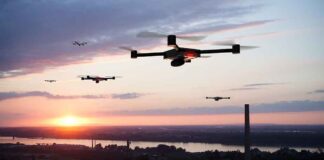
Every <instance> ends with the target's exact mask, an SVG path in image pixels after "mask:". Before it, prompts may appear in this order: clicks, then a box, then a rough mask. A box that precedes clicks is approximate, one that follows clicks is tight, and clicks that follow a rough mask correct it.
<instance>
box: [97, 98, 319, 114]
mask: <svg viewBox="0 0 324 160" xmlns="http://www.w3.org/2000/svg"><path fill="white" fill-rule="evenodd" d="M250 110H251V113H278V112H307V111H324V101H309V100H304V101H282V102H277V103H268V104H256V105H251V107H250ZM243 112H244V107H243V106H226V107H191V108H171V109H150V110H137V111H136V110H132V111H130V110H123V111H113V112H100V113H98V114H105V115H213V114H236V113H243Z"/></svg>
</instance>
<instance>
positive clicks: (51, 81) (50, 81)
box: [44, 79, 56, 83]
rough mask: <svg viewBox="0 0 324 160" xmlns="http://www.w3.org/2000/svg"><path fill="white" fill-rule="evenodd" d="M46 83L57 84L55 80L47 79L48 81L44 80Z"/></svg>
mask: <svg viewBox="0 0 324 160" xmlns="http://www.w3.org/2000/svg"><path fill="white" fill-rule="evenodd" d="M44 81H45V82H48V83H53V82H56V80H54V79H46V80H44Z"/></svg>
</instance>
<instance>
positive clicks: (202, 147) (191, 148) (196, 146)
mask: <svg viewBox="0 0 324 160" xmlns="http://www.w3.org/2000/svg"><path fill="white" fill-rule="evenodd" d="M17 142H20V143H23V144H27V145H33V144H53V143H56V144H79V145H85V146H88V147H91V140H89V139H56V138H19V137H15V139H13V138H12V137H2V136H0V143H17ZM96 143H97V144H98V143H101V145H102V146H106V145H111V144H117V145H118V146H119V145H124V146H125V145H126V141H118V140H96ZM159 144H165V145H168V146H171V145H173V146H175V147H177V148H179V147H181V148H183V149H185V150H186V151H188V152H203V151H208V150H209V151H211V150H216V149H217V150H219V151H237V150H239V151H241V152H243V151H244V146H239V145H222V144H219V143H213V144H211V143H193V142H190V143H182V142H145V141H132V143H131V148H135V147H136V146H138V147H140V148H146V147H156V146H157V145H159ZM252 148H253V147H252ZM257 148H258V149H259V150H261V151H268V152H274V151H276V150H278V149H280V147H267V146H261V147H259V146H258V147H257ZM291 148H292V149H295V150H297V151H301V150H309V151H311V152H315V151H317V148H311V147H291Z"/></svg>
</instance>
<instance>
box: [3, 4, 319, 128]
mask: <svg viewBox="0 0 324 160" xmlns="http://www.w3.org/2000/svg"><path fill="white" fill-rule="evenodd" d="M323 10H324V1H322V0H298V1H296V0H284V1H283V0H275V1H272V0H271V1H270V0H269V1H243V0H242V1H241V0H205V1H201V0H186V1H185V0H177V1H174V0H165V1H158V0H146V1H144V0H138V1H131V0H120V1H88V0H80V1H77V0H67V1H32V0H30V1H28V0H21V1H19V0H17V1H9V0H0V126H43V125H58V124H56V123H54V122H55V120H57V119H60V118H62V117H66V116H74V117H78V118H79V120H80V121H81V119H82V125H181V124H241V123H243V117H242V116H243V115H242V112H243V106H244V104H246V103H249V104H250V105H251V112H252V117H251V120H252V123H275V124H324V118H323V117H324V61H323V60H324V46H323V37H324V12H323ZM141 31H154V32H161V33H166V34H199V35H207V36H208V37H207V38H206V39H204V40H202V41H200V42H194V43H193V42H188V41H182V40H178V41H177V42H178V45H180V46H184V47H195V48H199V49H212V48H222V46H215V45H212V43H213V42H217V41H224V40H230V39H234V40H235V41H236V42H238V43H240V44H242V45H255V46H260V48H257V49H254V50H242V51H241V54H238V55H233V54H230V53H225V54H217V55H216V54H215V55H212V57H210V58H201V59H194V60H193V61H192V62H191V63H187V64H185V65H184V66H181V67H171V66H170V61H169V60H163V58H162V57H150V58H138V59H131V58H130V53H129V52H128V51H124V50H120V49H118V47H119V46H131V47H133V48H135V49H138V50H139V51H142V52H146V51H163V50H167V49H169V48H168V47H167V45H166V39H150V38H148V39H145V38H137V37H136V34H137V33H139V32H141ZM75 40H79V41H87V42H88V45H86V46H84V47H76V46H74V45H72V42H73V41H75ZM88 74H89V75H99V76H113V75H116V76H122V78H119V79H116V80H115V81H107V82H102V83H99V84H96V83H94V82H92V81H81V80H80V79H79V78H77V76H78V75H88ZM45 79H56V80H57V82H56V83H51V84H50V83H46V82H44V80H45ZM206 96H230V97H231V99H230V100H222V101H219V102H215V101H212V100H206V99H205V97H206ZM83 120H84V121H83Z"/></svg>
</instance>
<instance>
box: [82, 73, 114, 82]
mask: <svg viewBox="0 0 324 160" xmlns="http://www.w3.org/2000/svg"><path fill="white" fill-rule="evenodd" d="M79 77H80V78H81V80H92V81H95V82H96V83H99V82H100V81H107V80H108V79H111V80H115V79H116V78H120V77H116V76H106V77H100V76H90V75H86V76H79Z"/></svg>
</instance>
